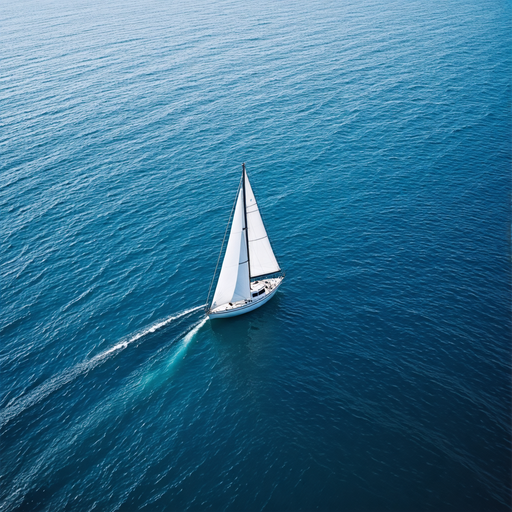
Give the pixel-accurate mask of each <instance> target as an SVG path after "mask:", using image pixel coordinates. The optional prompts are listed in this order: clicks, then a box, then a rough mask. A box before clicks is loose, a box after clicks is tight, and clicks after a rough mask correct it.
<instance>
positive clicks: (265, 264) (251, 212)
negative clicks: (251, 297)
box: [245, 172, 281, 277]
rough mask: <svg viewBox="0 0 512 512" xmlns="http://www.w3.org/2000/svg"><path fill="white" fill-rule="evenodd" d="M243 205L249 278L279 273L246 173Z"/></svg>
mask: <svg viewBox="0 0 512 512" xmlns="http://www.w3.org/2000/svg"><path fill="white" fill-rule="evenodd" d="M245 203H246V211H247V227H248V232H249V259H250V272H251V277H259V276H263V275H265V274H272V273H273V272H279V271H280V270H281V269H280V267H279V263H277V260H276V257H275V255H274V251H273V250H272V247H271V245H270V240H269V239H268V236H267V231H266V230H265V226H264V225H263V220H262V219H261V215H260V211H259V208H258V204H257V203H256V198H255V197H254V194H253V191H252V188H251V184H250V183H249V178H248V177H247V172H246V173H245Z"/></svg>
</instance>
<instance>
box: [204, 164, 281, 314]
mask: <svg viewBox="0 0 512 512" xmlns="http://www.w3.org/2000/svg"><path fill="white" fill-rule="evenodd" d="M283 279H284V273H282V272H281V268H280V267H279V263H278V262H277V259H276V257H275V255H274V251H273V250H272V246H271V245H270V240H269V239H268V235H267V231H266V230H265V226H264V225H263V220H262V219H261V215H260V211H259V208H258V204H257V203H256V198H255V197H254V193H253V191H252V187H251V184H250V183H249V178H248V177H247V172H246V170H245V164H242V180H241V183H240V185H239V187H238V191H237V199H236V205H235V212H234V215H233V222H232V224H231V232H230V234H229V239H228V245H227V247H226V253H225V255H224V261H223V262H222V267H221V270H220V275H219V280H218V281H217V287H216V288H215V293H214V295H213V300H212V302H211V304H210V305H209V308H208V310H207V314H208V315H209V317H210V318H227V317H230V316H237V315H242V314H243V313H248V312H249V311H252V310H254V309H256V308H259V307H260V306H262V305H263V304H265V303H266V302H268V301H269V300H270V299H271V298H272V297H273V296H274V295H275V293H276V291H277V289H278V288H279V286H280V285H281V283H282V282H283ZM210 288H211V287H210Z"/></svg>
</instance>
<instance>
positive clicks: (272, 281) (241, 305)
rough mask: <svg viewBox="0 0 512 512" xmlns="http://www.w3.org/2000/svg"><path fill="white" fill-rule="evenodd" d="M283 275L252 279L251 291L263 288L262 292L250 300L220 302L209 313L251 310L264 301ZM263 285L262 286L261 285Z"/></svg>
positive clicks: (219, 313)
mask: <svg viewBox="0 0 512 512" xmlns="http://www.w3.org/2000/svg"><path fill="white" fill-rule="evenodd" d="M282 280H283V277H273V278H269V279H262V280H258V281H253V282H252V283H251V292H255V291H256V290H264V293H261V292H260V295H258V296H257V297H253V298H252V300H240V301H238V302H228V303H227V304H221V305H220V306H217V307H216V308H215V309H212V310H210V312H209V314H210V315H223V314H229V313H231V312H235V311H236V310H246V309H247V310H252V309H255V308H256V307H258V306H259V305H260V303H261V304H263V303H264V302H266V301H267V300H268V299H269V298H270V296H271V295H273V294H274V292H275V290H276V289H277V287H278V286H279V285H280V284H281V281H282ZM261 285H263V286H261ZM251 294H252V293H251Z"/></svg>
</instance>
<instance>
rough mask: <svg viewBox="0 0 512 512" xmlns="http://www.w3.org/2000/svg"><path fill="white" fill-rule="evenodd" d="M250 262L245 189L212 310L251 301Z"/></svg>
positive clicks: (239, 194)
mask: <svg viewBox="0 0 512 512" xmlns="http://www.w3.org/2000/svg"><path fill="white" fill-rule="evenodd" d="M250 298H251V290H250V279H249V261H248V258H247V242H246V239H245V217H244V198H243V188H242V187H240V191H239V193H238V199H237V201H236V206H235V213H234V215H233V223H232V225H231V233H230V234H229V240H228V245H227V247H226V254H225V255H224V261H223V262H222V268H221V269H220V275H219V281H218V282H217V288H216V289H215V295H214V296H213V302H212V308H214V307H216V306H219V305H221V304H226V303H228V302H236V301H239V300H244V299H247V300H248V299H250Z"/></svg>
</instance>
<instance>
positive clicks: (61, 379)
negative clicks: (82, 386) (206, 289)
mask: <svg viewBox="0 0 512 512" xmlns="http://www.w3.org/2000/svg"><path fill="white" fill-rule="evenodd" d="M203 307H204V304H203V305H201V306H197V307H195V308H190V309H186V310H185V311H182V312H181V313H178V314H176V315H172V316H170V317H168V318H166V319H165V320H161V321H160V322H157V323H155V324H153V325H151V326H149V327H147V328H145V329H143V330H142V331H139V332H138V333H136V334H134V335H133V336H131V337H130V338H128V339H125V340H123V341H120V342H119V343H117V344H116V345H114V346H113V347H110V348H109V349H107V350H105V351H103V352H100V353H99V354H97V355H95V356H94V357H92V358H91V359H88V360H86V361H84V362H82V363H79V364H77V365H76V366H74V367H73V368H70V369H68V370H65V371H64V372H62V373H60V374H58V375H56V376H54V377H52V378H50V379H49V380H47V381H45V382H44V383H43V384H41V385H40V386H38V387H37V388H36V389H34V390H33V391H31V392H29V393H28V394H27V395H25V396H23V397H21V398H19V399H18V400H17V401H16V402H15V403H13V404H12V405H9V406H7V407H6V408H5V409H4V410H3V411H1V412H0V427H3V426H5V425H6V424H7V423H8V422H9V421H11V420H12V419H13V418H15V417H16V416H18V415H19V414H21V413H22V412H23V411H25V410H27V409H28V408H29V407H32V406H33V405H35V404H37V403H38V402H40V401H41V400H44V399H45V398H46V397H47V396H49V395H50V394H52V393H53V392H54V391H57V390H58V389H60V388H61V387H62V386H65V385H66V384H68V383H69V382H71V381H73V380H74V379H76V378H77V377H79V376H80V375H82V374H84V373H85V372H88V371H90V370H92V369H93V368H96V367H97V366H98V365H99V364H101V363H103V362H104V361H106V360H107V359H109V358H110V357H111V356H112V355H114V354H116V353H118V352H120V351H121V350H124V349H125V348H127V347H128V345H131V344H132V343H134V342H135V341H137V340H140V339H141V338H143V337H144V336H146V335H148V334H150V333H153V332H155V331H157V330H158V329H161V328H162V327H165V326H166V325H169V324H170V323H171V322H173V321H174V320H177V319H178V318H182V317H184V316H186V315H190V314H191V313H194V312H195V311H198V310H200V309H201V308H203ZM205 321H206V319H205V320H204V321H201V322H200V323H199V324H197V325H196V326H195V327H194V328H193V329H192V330H191V331H190V332H189V333H188V334H187V335H186V337H185V339H184V341H185V340H187V339H188V341H187V342H186V344H187V345H188V343H189V342H190V340H191V339H192V337H193V336H194V334H195V333H196V332H197V331H198V330H199V328H200V327H201V326H202V325H203V324H204V322H205Z"/></svg>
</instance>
